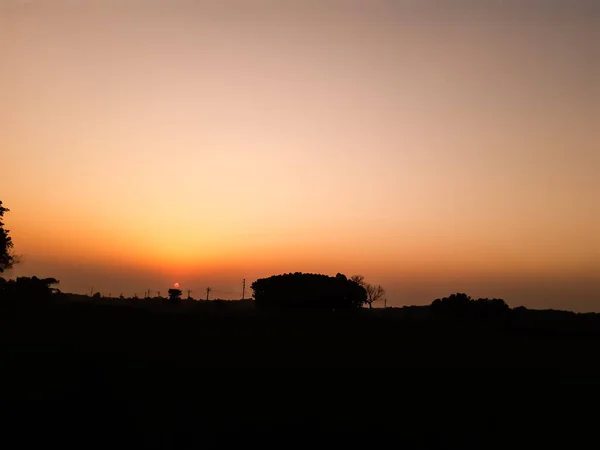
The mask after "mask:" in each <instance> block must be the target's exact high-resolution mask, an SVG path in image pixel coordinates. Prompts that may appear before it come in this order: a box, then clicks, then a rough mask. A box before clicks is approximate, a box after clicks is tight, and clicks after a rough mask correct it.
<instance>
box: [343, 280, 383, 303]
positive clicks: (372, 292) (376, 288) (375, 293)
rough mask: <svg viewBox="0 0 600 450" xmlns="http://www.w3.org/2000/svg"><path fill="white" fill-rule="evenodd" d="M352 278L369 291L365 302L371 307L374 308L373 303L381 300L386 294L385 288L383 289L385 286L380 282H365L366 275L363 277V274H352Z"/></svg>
mask: <svg viewBox="0 0 600 450" xmlns="http://www.w3.org/2000/svg"><path fill="white" fill-rule="evenodd" d="M350 280H351V281H353V282H354V283H356V284H358V285H359V286H362V287H364V288H365V291H366V293H367V299H366V301H365V303H367V304H368V305H369V308H372V307H373V303H374V302H376V301H378V300H381V299H382V298H383V296H384V295H385V289H383V287H382V286H381V285H380V284H378V285H374V284H369V283H367V282H365V277H363V276H362V275H352V276H351V277H350Z"/></svg>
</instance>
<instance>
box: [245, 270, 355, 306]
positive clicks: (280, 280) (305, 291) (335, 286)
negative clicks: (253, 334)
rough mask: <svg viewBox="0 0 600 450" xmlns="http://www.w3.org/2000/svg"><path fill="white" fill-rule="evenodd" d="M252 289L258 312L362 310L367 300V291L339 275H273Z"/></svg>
mask: <svg viewBox="0 0 600 450" xmlns="http://www.w3.org/2000/svg"><path fill="white" fill-rule="evenodd" d="M251 287H252V290H253V291H254V294H253V296H254V299H255V301H256V307H257V308H259V309H293V310H329V311H331V310H349V309H356V308H360V307H361V306H362V305H363V304H364V303H365V302H366V299H367V295H366V291H365V288H364V287H362V286H360V285H359V284H358V283H356V282H354V281H352V280H349V279H348V278H346V276H345V275H342V274H340V273H338V274H337V275H336V276H335V277H330V276H327V275H319V274H311V273H300V272H296V273H289V274H284V275H274V276H272V277H269V278H262V279H259V280H256V281H255V282H254V283H252V286H251Z"/></svg>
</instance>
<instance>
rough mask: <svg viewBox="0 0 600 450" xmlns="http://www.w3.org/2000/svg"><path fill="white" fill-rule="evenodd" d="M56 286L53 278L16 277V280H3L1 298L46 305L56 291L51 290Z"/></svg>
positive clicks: (56, 281)
mask: <svg viewBox="0 0 600 450" xmlns="http://www.w3.org/2000/svg"><path fill="white" fill-rule="evenodd" d="M53 284H58V280H57V279H55V278H38V277H31V278H30V277H18V278H17V279H16V280H8V281H6V280H4V282H3V283H1V285H2V292H1V294H2V297H4V298H7V299H10V300H18V301H19V302H21V301H25V302H27V303H29V304H47V303H48V302H49V301H50V300H51V298H52V295H53V294H54V293H55V292H56V291H58V289H54V288H52V285H53Z"/></svg>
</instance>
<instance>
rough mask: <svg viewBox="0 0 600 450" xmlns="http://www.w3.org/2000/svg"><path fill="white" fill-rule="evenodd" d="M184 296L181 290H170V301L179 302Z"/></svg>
mask: <svg viewBox="0 0 600 450" xmlns="http://www.w3.org/2000/svg"><path fill="white" fill-rule="evenodd" d="M182 294H183V292H182V291H181V289H169V301H171V302H178V301H179V300H181V295H182Z"/></svg>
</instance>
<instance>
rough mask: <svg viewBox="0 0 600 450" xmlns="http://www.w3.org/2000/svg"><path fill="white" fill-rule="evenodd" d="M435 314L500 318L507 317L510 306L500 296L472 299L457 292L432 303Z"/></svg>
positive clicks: (455, 316)
mask: <svg viewBox="0 0 600 450" xmlns="http://www.w3.org/2000/svg"><path fill="white" fill-rule="evenodd" d="M431 310H432V313H433V314H434V315H437V316H445V317H454V318H479V319H484V318H488V319H491V318H499V317H505V316H506V315H507V314H508V313H509V312H510V308H509V306H508V305H507V304H506V302H505V301H504V300H502V299H499V298H492V299H489V298H479V299H477V300H474V299H472V298H471V297H469V296H468V295H467V294H464V293H456V294H452V295H451V296H449V297H444V298H442V299H439V298H438V299H436V300H434V301H433V303H431Z"/></svg>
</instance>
